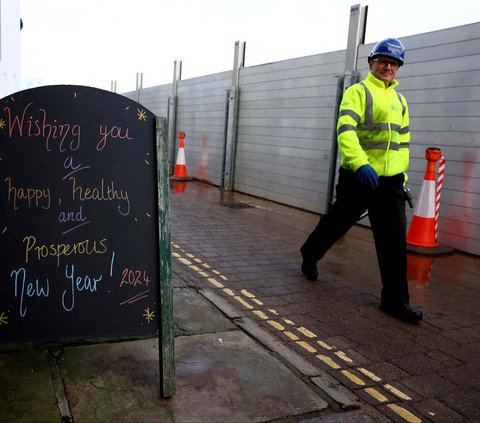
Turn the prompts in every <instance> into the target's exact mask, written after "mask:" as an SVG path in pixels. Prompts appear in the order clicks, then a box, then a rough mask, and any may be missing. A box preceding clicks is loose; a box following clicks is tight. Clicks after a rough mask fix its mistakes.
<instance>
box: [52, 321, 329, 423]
mask: <svg viewBox="0 0 480 423" xmlns="http://www.w3.org/2000/svg"><path fill="white" fill-rule="evenodd" d="M175 343H176V345H175V354H176V393H175V395H174V396H173V397H171V398H168V399H165V398H161V397H160V394H159V372H158V341H157V340H156V339H147V340H138V341H130V342H120V343H108V344H96V345H86V346H76V347H72V348H65V350H64V353H63V356H62V357H61V360H60V362H59V367H60V369H61V372H62V375H63V378H64V383H65V387H66V395H67V399H68V402H69V404H70V410H71V414H72V417H73V420H74V421H76V422H81V421H88V422H113V421H137V422H139V421H143V422H146V421H148V422H174V421H176V422H226V421H228V422H246V421H249V422H255V421H258V422H260V421H270V420H275V419H281V418H286V417H289V416H295V415H302V414H305V413H315V412H321V411H322V410H324V409H326V408H327V407H328V404H327V403H326V402H325V401H324V400H323V399H322V398H321V397H320V396H318V395H317V393H315V392H314V391H313V390H312V389H311V388H310V387H309V386H308V385H306V384H305V383H304V382H303V381H302V380H301V379H299V378H298V377H297V376H295V375H294V374H293V373H292V372H291V371H290V370H289V369H288V368H287V367H286V366H285V365H283V364H282V363H281V362H280V361H278V360H277V359H276V358H275V357H273V356H272V355H271V354H269V353H268V352H266V351H265V350H264V349H263V348H262V347H260V346H259V345H258V344H256V343H255V342H254V341H253V340H252V339H250V338H249V337H248V336H247V335H245V334H244V333H243V332H241V331H239V330H235V331H227V332H216V333H210V334H200V335H192V336H180V337H177V338H176V339H175Z"/></svg>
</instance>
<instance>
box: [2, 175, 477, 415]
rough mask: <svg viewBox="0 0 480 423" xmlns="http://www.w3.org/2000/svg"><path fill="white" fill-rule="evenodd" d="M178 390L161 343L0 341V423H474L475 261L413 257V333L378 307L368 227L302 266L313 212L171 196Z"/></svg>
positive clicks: (206, 191)
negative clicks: (418, 316)
mask: <svg viewBox="0 0 480 423" xmlns="http://www.w3.org/2000/svg"><path fill="white" fill-rule="evenodd" d="M170 200H171V204H170V209H171V223H172V254H173V257H172V261H173V280H172V282H173V285H174V322H175V361H176V393H175V395H174V396H173V397H172V398H161V397H160V395H159V372H158V356H159V354H158V341H157V339H137V340H122V341H121V342H118V341H116V342H99V343H94V344H85V345H48V346H43V348H38V347H35V348H29V347H28V346H25V345H24V346H18V345H17V346H1V348H0V386H1V389H0V421H1V422H44V421H45V422H54V421H75V422H82V421H83V422H123V421H125V422H127V421H129V422H247V421H248V422H250V421H257V422H278V423H283V422H297V421H298V422H304V423H307V422H308V423H320V422H342V423H347V422H388V421H394V422H461V421H465V422H480V414H479V411H478V404H479V403H480V327H479V322H480V307H479V306H478V304H480V259H479V258H478V257H473V256H468V255H464V254H460V253H453V254H448V255H442V256H435V257H428V256H419V255H409V280H410V294H411V297H412V298H411V303H412V305H413V306H415V307H418V308H419V309H421V310H422V311H423V312H424V315H425V318H424V321H423V322H422V323H420V324H419V325H408V324H406V323H402V322H400V321H398V320H395V319H393V318H392V317H389V316H387V315H385V314H383V313H381V312H380V311H379V310H378V305H379V294H380V282H379V274H378V269H377V264H376V256H375V250H374V247H373V239H372V235H371V231H370V230H369V229H368V228H365V227H362V226H356V227H354V228H352V230H351V231H350V232H349V233H348V234H347V235H346V236H345V237H344V238H342V239H341V240H340V241H339V242H338V243H337V244H336V245H335V246H334V247H333V248H332V249H331V251H330V252H329V253H328V254H327V255H326V256H325V257H324V259H323V260H322V261H321V262H320V263H319V273H320V275H319V279H318V281H316V282H310V281H307V280H306V279H305V278H304V277H303V276H302V275H301V272H300V255H299V251H298V249H299V246H300V245H301V244H302V243H303V241H304V239H305V237H306V236H307V235H308V233H309V232H310V231H311V230H312V229H313V227H314V226H315V225H316V223H317V220H318V216H317V215H315V214H313V213H308V212H305V211H302V210H298V209H294V208H291V207H286V206H283V205H279V204H276V203H273V202H269V201H265V200H262V199H259V198H256V197H252V196H247V195H243V194H239V193H234V194H231V193H224V192H222V191H221V190H220V189H218V188H216V187H213V186H211V185H208V184H204V183H201V182H197V181H195V182H188V183H180V185H178V184H177V185H176V186H173V188H172V194H171V198H170Z"/></svg>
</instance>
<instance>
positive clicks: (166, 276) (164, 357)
mask: <svg viewBox="0 0 480 423" xmlns="http://www.w3.org/2000/svg"><path fill="white" fill-rule="evenodd" d="M166 132H167V124H166V120H165V118H161V117H157V118H156V140H157V192H158V221H159V229H158V236H159V244H160V269H159V271H160V287H159V288H160V289H159V292H160V294H159V296H160V298H159V301H158V307H159V310H158V312H159V313H158V314H159V316H160V328H159V339H158V350H159V367H160V395H161V396H162V397H165V398H166V397H171V396H172V395H173V394H174V393H175V345H174V344H175V338H174V333H173V287H172V249H171V248H172V247H171V231H170V202H169V189H170V186H169V179H168V176H169V175H168V146H167V137H166Z"/></svg>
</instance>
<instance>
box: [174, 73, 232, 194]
mask: <svg viewBox="0 0 480 423" xmlns="http://www.w3.org/2000/svg"><path fill="white" fill-rule="evenodd" d="M231 79H232V75H231V72H223V73H217V74H214V75H209V76H204V77H200V78H194V79H188V80H184V81H179V83H178V104H177V110H178V112H177V125H176V126H177V130H178V131H184V132H185V134H186V137H185V155H186V161H187V170H188V173H189V176H193V177H195V178H197V179H201V180H204V181H208V182H211V183H212V184H214V185H220V184H221V181H222V167H223V153H224V143H225V115H226V111H227V109H226V104H227V89H228V88H229V86H230V84H231Z"/></svg>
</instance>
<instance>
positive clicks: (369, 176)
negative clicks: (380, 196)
mask: <svg viewBox="0 0 480 423" xmlns="http://www.w3.org/2000/svg"><path fill="white" fill-rule="evenodd" d="M356 175H357V178H358V180H359V182H360V183H361V184H362V185H363V186H364V187H366V188H368V189H370V190H371V191H375V189H377V188H378V175H377V172H375V169H374V168H373V167H372V166H370V165H363V166H362V167H359V168H358V169H357V172H356Z"/></svg>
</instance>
